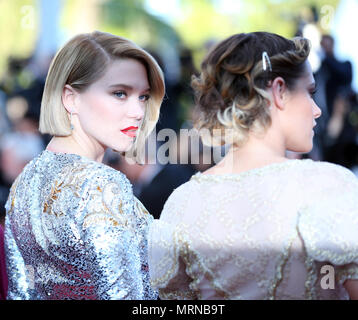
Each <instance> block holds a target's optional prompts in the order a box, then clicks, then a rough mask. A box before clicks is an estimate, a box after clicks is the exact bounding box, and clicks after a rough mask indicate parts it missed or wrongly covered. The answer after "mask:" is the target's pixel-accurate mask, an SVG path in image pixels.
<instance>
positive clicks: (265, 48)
mask: <svg viewBox="0 0 358 320" xmlns="http://www.w3.org/2000/svg"><path fill="white" fill-rule="evenodd" d="M263 52H266V54H267V56H268V57H269V58H268V59H269V61H270V68H266V69H264V68H263V60H262V59H263V58H262V56H263ZM309 52H310V42H309V40H307V39H305V38H302V37H297V38H294V39H292V40H289V39H286V38H284V37H281V36H279V35H277V34H273V33H269V32H252V33H240V34H235V35H233V36H231V37H229V38H227V39H225V40H223V41H221V42H220V43H218V44H217V45H216V46H215V47H214V48H213V49H212V50H211V51H210V52H209V53H208V54H207V56H206V57H205V59H204V60H203V62H202V64H201V73H200V75H199V76H193V78H192V87H193V89H194V92H195V100H196V104H195V106H196V107H195V111H196V112H195V115H196V119H195V127H196V128H197V129H198V130H199V133H200V134H201V137H202V139H203V142H204V143H205V144H208V145H222V144H226V143H228V144H234V145H236V146H242V145H243V144H244V143H245V142H246V141H247V139H248V138H249V134H250V132H252V131H254V132H257V133H264V132H265V130H266V129H267V128H268V127H269V126H270V125H271V115H270V112H269V109H268V106H269V104H270V96H269V95H268V93H267V91H266V89H267V88H268V87H269V84H270V82H271V81H272V80H274V79H275V78H276V77H282V78H283V79H284V80H285V83H286V85H287V87H288V89H289V90H294V89H295V86H296V83H297V80H298V79H299V78H300V77H302V76H303V75H304V74H305V72H306V67H305V61H306V60H307V57H308V55H309ZM227 133H228V134H227Z"/></svg>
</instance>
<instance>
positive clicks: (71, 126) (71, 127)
mask: <svg viewBox="0 0 358 320" xmlns="http://www.w3.org/2000/svg"><path fill="white" fill-rule="evenodd" d="M70 129H71V131H72V130H73V129H74V127H73V124H72V111H71V113H70Z"/></svg>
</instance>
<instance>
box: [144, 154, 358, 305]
mask: <svg viewBox="0 0 358 320" xmlns="http://www.w3.org/2000/svg"><path fill="white" fill-rule="evenodd" d="M324 265H331V266H332V267H333V270H334V273H333V276H334V278H333V287H334V288H332V277H330V278H329V279H330V282H331V283H330V284H329V288H327V285H324V283H326V279H324V278H323V277H324V276H326V275H327V269H325V268H323V269H322V267H323V266H324ZM329 268H330V267H329ZM149 270H150V275H151V279H152V280H151V282H152V285H153V286H154V287H156V288H159V292H160V297H161V298H162V299H347V298H348V295H347V292H346V291H345V289H344V287H343V286H342V284H343V282H344V281H345V280H346V279H358V180H357V178H356V176H355V175H354V174H353V173H352V172H350V171H349V170H348V169H345V168H343V167H341V166H338V165H334V164H331V163H327V162H315V161H312V160H310V159H306V160H288V161H286V162H283V163H274V164H270V165H267V166H265V167H262V168H257V169H252V170H249V171H246V172H243V173H239V174H227V175H203V174H200V173H198V174H196V175H194V176H193V177H192V178H191V180H190V181H188V182H187V183H185V184H184V185H182V186H180V187H179V188H177V189H176V190H175V191H174V192H173V194H172V195H171V196H170V198H169V199H168V201H167V202H166V204H165V206H164V209H163V212H162V215H161V218H160V220H157V221H155V222H154V223H153V224H152V226H151V228H150V231H149ZM331 270H332V268H331ZM331 275H332V274H331ZM328 282H329V281H328ZM322 283H323V285H322ZM326 284H327V283H326Z"/></svg>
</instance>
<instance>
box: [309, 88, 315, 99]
mask: <svg viewBox="0 0 358 320" xmlns="http://www.w3.org/2000/svg"><path fill="white" fill-rule="evenodd" d="M316 92H317V90H316V89H315V90H313V91H310V96H311V98H313V96H314V95H315V94H316Z"/></svg>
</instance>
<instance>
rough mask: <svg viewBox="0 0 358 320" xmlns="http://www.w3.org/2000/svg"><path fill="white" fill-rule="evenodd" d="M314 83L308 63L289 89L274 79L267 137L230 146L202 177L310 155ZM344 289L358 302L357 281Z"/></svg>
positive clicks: (317, 111)
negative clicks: (292, 155)
mask: <svg viewBox="0 0 358 320" xmlns="http://www.w3.org/2000/svg"><path fill="white" fill-rule="evenodd" d="M314 90H315V80H314V77H313V74H312V70H311V66H310V65H309V63H308V62H306V72H305V74H304V75H303V76H302V77H301V78H299V79H298V80H297V83H296V87H295V89H294V90H289V89H288V87H287V85H286V84H285V81H284V79H282V78H280V77H278V78H276V79H274V80H273V81H272V82H271V84H270V87H269V88H268V89H267V92H268V93H269V94H270V96H271V104H270V112H271V119H272V124H271V126H270V127H269V128H268V129H267V130H266V132H265V134H264V135H258V134H256V133H254V132H252V133H251V134H250V135H249V139H248V141H247V142H246V143H245V144H244V145H243V146H241V147H240V148H237V147H234V146H233V147H231V148H230V150H229V151H228V153H227V155H226V156H225V157H224V158H223V160H222V161H220V162H219V163H218V164H217V165H215V166H213V167H211V168H210V169H208V170H207V171H205V172H204V173H203V174H214V175H215V174H235V173H240V172H244V171H247V170H250V169H254V168H260V167H263V166H266V165H269V164H271V163H278V162H284V161H290V159H288V158H287V157H286V156H285V154H286V150H290V151H294V152H298V153H307V152H309V151H311V149H312V147H313V141H312V139H313V135H314V132H313V127H314V126H315V125H316V122H315V119H317V118H319V117H320V116H321V109H320V108H319V107H318V106H317V105H316V103H315V102H314V100H313V99H312V94H313V92H314ZM344 287H345V289H346V290H347V292H348V294H349V296H350V298H351V299H352V300H358V280H346V281H345V283H344Z"/></svg>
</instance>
